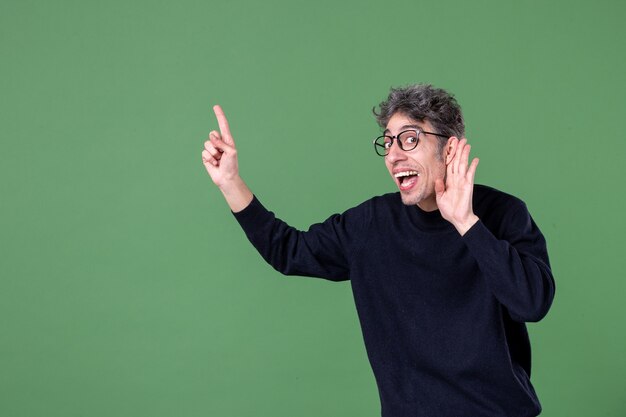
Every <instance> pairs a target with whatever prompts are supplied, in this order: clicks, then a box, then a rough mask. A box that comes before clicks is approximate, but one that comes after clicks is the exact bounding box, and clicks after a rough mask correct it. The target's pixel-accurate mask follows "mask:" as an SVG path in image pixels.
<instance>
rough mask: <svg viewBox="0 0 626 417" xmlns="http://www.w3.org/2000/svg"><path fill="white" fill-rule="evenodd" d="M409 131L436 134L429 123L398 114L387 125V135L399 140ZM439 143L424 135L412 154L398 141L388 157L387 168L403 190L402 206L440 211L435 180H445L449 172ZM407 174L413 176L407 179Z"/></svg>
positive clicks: (432, 137) (434, 137)
mask: <svg viewBox="0 0 626 417" xmlns="http://www.w3.org/2000/svg"><path fill="white" fill-rule="evenodd" d="M407 129H419V130H420V131H422V132H423V131H426V132H435V130H434V129H433V127H432V126H431V124H430V122H428V121H427V120H426V121H424V122H417V121H415V120H413V119H411V118H410V117H408V116H406V115H405V114H403V113H395V114H394V115H393V116H391V119H389V122H388V123H387V129H386V130H385V134H387V135H392V136H396V135H397V134H398V133H400V132H402V131H404V130H407ZM435 133H437V132H435ZM437 140H438V139H437V136H434V135H429V134H426V133H420V136H419V142H418V144H417V147H416V148H415V149H413V150H411V151H403V150H402V149H400V147H399V146H398V142H397V141H395V140H394V141H393V145H392V146H391V148H390V149H389V154H388V155H387V156H385V165H387V169H388V170H389V173H390V174H391V177H392V178H393V180H394V181H395V183H396V185H397V187H398V189H399V190H400V196H401V197H402V202H403V203H404V204H406V205H414V204H417V205H418V206H419V207H420V208H421V209H422V210H424V211H433V210H436V209H437V202H436V199H435V180H436V179H437V178H441V179H443V178H444V176H445V172H446V165H445V163H444V160H443V158H442V157H441V156H440V155H439V152H438V149H439V147H438V143H437ZM444 154H445V152H444ZM407 172H408V173H409V175H406V173H407ZM401 173H403V174H402V175H399V174H401ZM416 173H417V175H415V174H416Z"/></svg>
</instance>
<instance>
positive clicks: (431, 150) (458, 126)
mask: <svg viewBox="0 0 626 417" xmlns="http://www.w3.org/2000/svg"><path fill="white" fill-rule="evenodd" d="M214 110H215V114H216V116H217V120H218V122H219V126H220V132H216V131H212V132H211V133H210V140H209V141H207V142H206V143H205V149H204V150H203V152H202V158H203V162H204V165H205V167H206V169H207V171H208V173H209V175H210V176H211V179H212V180H213V182H214V183H215V184H216V185H217V186H218V187H219V189H220V190H221V192H222V193H223V195H224V197H225V198H226V201H227V202H228V204H229V206H230V208H231V210H232V211H233V213H234V215H235V217H236V219H237V220H238V221H239V223H240V224H241V226H242V228H243V229H244V231H245V233H246V234H247V236H248V238H249V239H250V241H251V242H252V244H253V245H254V246H255V247H256V248H257V249H258V250H259V252H260V253H261V255H262V256H263V257H264V258H265V259H266V260H267V261H268V262H269V263H270V264H271V265H273V266H274V267H275V268H276V269H277V270H278V271H280V272H282V273H284V274H290V275H308V276H316V277H322V278H326V279H330V280H346V279H350V281H351V285H352V290H353V293H354V299H355V303H356V307H357V311H358V315H359V320H360V322H361V327H362V331H363V337H364V341H365V346H366V349H367V354H368V357H369V360H370V363H371V365H372V369H373V371H374V375H375V377H376V382H377V384H378V389H379V393H380V399H381V408H382V415H383V416H386V417H391V416H393V417H397V416H433V417H446V416H450V417H462V416H468V417H470V416H471V417H479V416H519V417H531V416H536V415H538V414H539V413H540V412H541V406H540V404H539V401H538V399H537V396H536V394H535V391H534V389H533V386H532V385H531V383H530V369H531V353H530V342H529V338H528V334H527V331H526V326H525V324H524V323H525V322H527V321H538V320H540V319H541V318H543V317H544V316H545V314H546V313H547V311H548V309H549V308H550V305H551V303H552V299H553V297H554V280H553V277H552V272H551V270H550V264H549V260H548V254H547V250H546V243H545V240H544V238H543V236H542V234H541V232H540V231H539V229H538V228H537V226H536V225H535V223H534V222H533V220H532V218H531V217H530V215H529V213H528V211H527V209H526V206H525V204H524V203H523V202H522V201H521V200H519V199H517V198H515V197H513V196H510V195H508V194H505V193H502V192H500V191H497V190H495V189H493V188H489V187H486V186H481V185H475V184H474V174H475V172H476V167H477V166H478V159H473V160H472V161H471V163H470V162H469V153H470V145H469V144H468V143H467V140H466V139H464V130H465V127H464V122H463V117H462V114H461V108H460V107H459V105H458V104H457V102H456V100H455V99H454V97H453V96H451V95H450V94H449V93H447V92H446V91H444V90H442V89H438V88H434V87H432V86H430V85H413V86H408V87H405V88H398V89H392V90H391V92H390V94H389V97H388V98H387V100H386V101H384V102H382V103H381V104H380V106H379V111H378V112H376V111H375V112H374V113H375V114H376V116H377V120H378V123H379V124H380V126H381V127H382V128H384V129H385V130H384V132H383V135H381V136H380V137H378V138H377V139H376V140H375V142H374V147H375V149H376V152H377V153H378V154H379V155H381V156H383V157H384V161H385V164H386V166H387V169H388V171H389V174H390V175H391V177H392V179H393V181H394V182H395V183H396V186H397V187H398V190H399V192H396V193H391V194H386V195H383V196H379V197H374V198H372V199H370V200H368V201H366V202H364V203H362V204H360V205H359V206H357V207H354V208H352V209H350V210H347V211H346V212H345V213H343V214H341V215H339V214H336V215H333V216H331V217H330V218H329V219H327V220H326V221H325V222H323V223H319V224H315V225H313V226H311V228H310V229H309V230H308V231H306V232H302V231H297V230H295V229H293V228H292V227H290V226H288V225H287V224H285V223H284V222H282V221H281V220H278V219H276V218H275V217H274V215H273V213H271V212H269V211H268V210H266V209H265V208H264V207H263V205H262V204H261V203H260V202H259V200H258V199H257V198H256V197H254V196H253V194H252V192H251V191H250V190H249V189H248V187H247V186H246V184H245V183H244V181H243V180H242V179H241V178H240V176H239V170H238V166H237V152H236V148H235V143H234V141H233V138H232V136H231V134H230V130H229V127H228V122H227V120H226V117H225V116H224V113H223V112H222V110H221V108H220V107H219V106H215V107H214Z"/></svg>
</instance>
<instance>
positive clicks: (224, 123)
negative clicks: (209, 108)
mask: <svg viewBox="0 0 626 417" xmlns="http://www.w3.org/2000/svg"><path fill="white" fill-rule="evenodd" d="M213 112H214V113H215V117H217V124H218V125H219V126H220V131H221V132H222V135H223V136H227V137H228V138H230V137H231V136H230V127H229V126H228V120H226V115H225V114H224V110H222V107H220V105H219V104H216V105H215V106H213Z"/></svg>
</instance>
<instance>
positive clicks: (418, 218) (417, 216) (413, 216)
mask: <svg viewBox="0 0 626 417" xmlns="http://www.w3.org/2000/svg"><path fill="white" fill-rule="evenodd" d="M398 198H400V194H399V193H398ZM400 204H402V206H403V207H404V211H405V212H406V213H407V215H408V217H409V219H410V220H411V223H413V224H414V225H415V226H416V227H417V228H418V229H420V230H423V231H433V232H435V231H446V230H451V229H454V226H452V223H450V222H449V221H447V220H446V219H444V218H443V217H442V216H441V212H440V211H439V210H433V211H424V210H422V209H421V208H419V206H417V205H415V206H406V205H404V204H403V203H402V201H401V200H400Z"/></svg>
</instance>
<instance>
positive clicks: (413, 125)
mask: <svg viewBox="0 0 626 417" xmlns="http://www.w3.org/2000/svg"><path fill="white" fill-rule="evenodd" d="M407 129H419V130H422V127H421V126H419V125H416V124H411V125H403V126H400V132H403V131H405V130H407ZM387 133H389V129H385V130H383V134H385V135H386V134H387Z"/></svg>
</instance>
